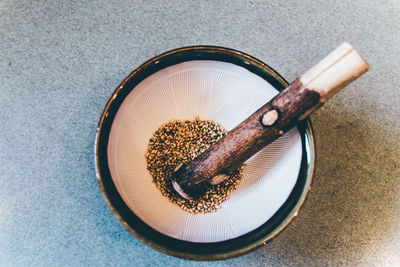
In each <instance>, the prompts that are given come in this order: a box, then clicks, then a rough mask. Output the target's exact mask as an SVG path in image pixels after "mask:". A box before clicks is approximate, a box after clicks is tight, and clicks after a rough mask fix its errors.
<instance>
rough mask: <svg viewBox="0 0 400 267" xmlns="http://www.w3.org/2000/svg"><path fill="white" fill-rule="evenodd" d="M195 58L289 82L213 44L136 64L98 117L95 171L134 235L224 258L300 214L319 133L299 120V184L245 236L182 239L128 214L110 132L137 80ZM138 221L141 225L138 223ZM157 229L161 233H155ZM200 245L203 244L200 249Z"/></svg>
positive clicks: (163, 247)
mask: <svg viewBox="0 0 400 267" xmlns="http://www.w3.org/2000/svg"><path fill="white" fill-rule="evenodd" d="M190 60H217V61H225V62H230V63H233V64H236V65H239V66H242V67H244V68H246V69H247V70H249V71H251V72H253V73H255V74H257V75H259V76H261V77H262V78H264V79H266V80H267V81H268V82H269V83H271V84H272V85H273V86H274V87H275V88H276V89H277V90H279V91H281V90H283V89H284V88H285V87H287V85H288V82H287V81H286V80H285V79H284V78H283V77H282V76H281V75H280V74H279V73H277V72H276V71H275V70H274V69H272V68H271V67H270V66H268V65H267V64H265V63H264V62H262V61H260V60H258V59H256V58H254V57H252V56H250V55H248V54H246V53H243V52H240V51H238V50H234V49H230V48H225V47H220V46H210V45H199V46H186V47H181V48H177V49H173V50H170V51H167V52H164V53H162V54H160V55H158V56H155V57H153V58H151V59H149V60H147V61H145V62H144V63H143V64H141V65H140V66H139V67H137V68H136V69H135V70H133V71H132V72H131V73H130V74H129V75H128V76H126V78H124V79H123V80H122V82H121V83H120V84H119V85H118V86H117V87H116V89H115V90H114V92H113V93H112V94H111V96H110V98H109V99H108V101H107V103H106V105H105V107H104V110H103V112H102V114H101V116H100V119H99V123H98V127H97V131H96V136H95V144H94V150H95V151H94V152H95V153H94V154H95V168H96V177H97V180H98V183H99V186H100V189H101V192H102V194H103V197H104V199H105V201H106V203H107V205H108V206H109V208H110V210H111V211H112V213H113V214H114V216H115V217H116V218H117V219H118V220H119V221H120V223H121V224H122V225H123V226H124V227H125V228H126V229H127V230H128V231H129V232H130V233H131V234H132V235H133V236H134V237H136V238H137V239H139V240H141V241H142V242H143V243H145V244H147V245H148V246H150V247H152V248H154V249H156V250H158V251H161V252H163V253H166V254H169V255H171V256H175V257H179V258H184V259H191V260H222V259H227V258H232V257H236V256H240V255H243V254H245V253H248V252H250V251H252V250H254V249H256V248H258V247H260V246H262V245H265V244H266V243H267V242H268V241H269V240H271V239H273V238H274V237H275V236H276V235H277V234H279V233H281V232H282V231H283V229H285V228H286V227H287V226H288V225H289V224H290V222H291V221H292V220H293V219H294V218H295V217H296V216H297V215H298V213H299V210H300V208H301V207H302V205H303V204H304V201H305V199H306V197H307V195H308V192H309V190H311V184H312V177H313V174H314V167H315V141H314V134H313V128H312V124H311V121H310V119H309V118H307V119H305V120H304V121H303V122H301V123H300V124H299V125H298V128H299V132H300V135H301V139H302V151H303V153H302V154H303V155H302V161H301V167H300V171H299V176H298V178H297V182H296V185H295V188H294V189H293V191H292V192H291V194H290V196H289V198H288V199H287V200H286V202H285V203H284V205H283V206H282V207H281V208H280V209H279V210H278V211H277V212H276V213H275V215H274V216H273V217H272V218H271V219H269V220H268V221H267V222H265V223H264V224H263V225H262V226H260V227H258V228H257V229H255V230H253V231H251V232H250V233H247V234H245V235H243V236H240V237H236V238H233V239H230V240H227V241H222V242H214V243H195V242H188V241H182V240H179V239H175V238H172V237H168V236H166V235H163V234H161V233H159V232H157V231H156V230H154V229H153V228H151V227H150V226H148V225H147V224H145V223H144V222H143V221H141V220H140V219H139V218H138V217H137V216H136V215H135V214H134V213H133V212H132V211H131V210H130V209H129V208H128V210H129V211H130V213H131V214H129V211H128V210H126V208H127V206H126V204H125V203H124V202H123V200H122V198H121V197H120V195H119V193H118V191H117V190H116V188H115V185H114V183H113V181H112V177H111V174H110V171H109V169H108V160H107V146H108V135H109V132H110V130H111V125H112V122H113V120H114V117H115V115H116V113H117V111H118V108H119V106H120V105H121V103H122V102H123V100H124V99H125V97H126V96H127V95H128V94H129V93H130V92H131V91H132V90H133V89H134V87H135V86H136V85H137V84H138V83H140V82H141V81H142V80H144V79H145V78H146V77H148V76H150V75H151V74H153V73H155V72H157V71H159V70H161V69H163V68H165V67H168V66H172V65H175V64H178V63H181V62H185V61H190ZM135 76H136V78H137V79H136V81H134V82H132V78H134V77H135ZM300 180H302V184H301V186H300V187H299V190H298V192H297V191H296V192H295V190H296V188H297V187H298V184H299V181H300ZM294 193H296V197H297V200H296V201H294V203H291V207H290V208H288V210H287V211H286V210H285V211H283V214H284V215H285V216H283V215H282V216H281V217H280V219H278V221H277V223H276V226H275V227H272V230H268V229H267V230H265V229H266V228H268V227H266V226H268V224H269V222H270V221H271V220H273V219H274V217H275V216H276V215H277V214H278V213H279V212H280V210H282V208H283V207H284V206H285V205H286V204H287V203H288V201H289V199H291V198H292V195H293V194H294ZM121 201H122V202H121ZM124 206H125V207H124ZM121 210H122V211H126V213H128V214H126V213H125V212H124V213H123V214H121ZM285 212H286V213H285ZM282 218H283V219H282ZM132 224H134V225H132ZM135 227H136V228H137V229H135ZM138 227H140V231H138V229H139V228H138ZM263 227H264V228H263ZM147 228H148V229H147ZM270 228H271V227H270ZM259 229H263V231H262V233H261V234H260V233H257V231H258V230H259ZM154 231H155V232H156V233H154ZM149 236H153V237H149ZM246 238H247V239H249V238H250V239H251V240H250V241H247V242H246ZM235 240H236V241H235ZM171 242H172V243H177V246H175V247H171V245H170V244H171ZM232 242H236V246H233V247H232V246H229V243H232ZM238 242H239V243H238ZM242 243H243V245H242ZM210 246H211V247H212V246H214V249H215V250H216V252H213V251H210V249H212V248H209V247H210ZM188 247H189V248H188ZM197 248H198V249H199V250H196V249H197ZM188 249H189V250H188Z"/></svg>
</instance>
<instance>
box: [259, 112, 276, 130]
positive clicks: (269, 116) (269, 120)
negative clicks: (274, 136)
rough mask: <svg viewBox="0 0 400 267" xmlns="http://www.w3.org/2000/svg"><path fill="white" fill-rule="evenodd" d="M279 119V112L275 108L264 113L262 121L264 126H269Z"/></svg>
mask: <svg viewBox="0 0 400 267" xmlns="http://www.w3.org/2000/svg"><path fill="white" fill-rule="evenodd" d="M277 119H278V112H277V111H276V109H273V110H270V111H268V112H266V113H264V114H263V116H262V119H261V123H262V124H263V125H264V126H266V127H268V126H271V125H273V124H274V123H275V122H276V120H277Z"/></svg>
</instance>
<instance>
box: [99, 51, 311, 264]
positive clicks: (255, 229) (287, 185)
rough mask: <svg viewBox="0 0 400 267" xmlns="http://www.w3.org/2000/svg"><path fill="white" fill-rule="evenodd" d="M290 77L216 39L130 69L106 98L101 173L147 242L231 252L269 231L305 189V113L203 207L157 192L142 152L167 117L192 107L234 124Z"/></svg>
mask: <svg viewBox="0 0 400 267" xmlns="http://www.w3.org/2000/svg"><path fill="white" fill-rule="evenodd" d="M286 86H287V82H286V81H285V80H284V79H283V78H282V77H281V76H280V75H279V74H278V73H277V72H276V71H274V70H273V69H272V68H270V67H269V66H268V65H266V64H264V63H263V62H261V61H259V60H258V59H256V58H254V57H251V56H249V55H247V54H245V53H242V52H239V51H236V50H233V49H228V48H222V47H214V46H194V47H184V48H178V49H175V50H172V51H169V52H166V53H163V54H161V55H159V56H156V57H154V58H152V59H150V60H148V61H146V62H145V63H144V64H142V65H141V66H139V67H138V68H137V69H135V70H134V71H133V72H132V73H130V74H129V75H128V76H127V77H126V78H125V79H124V80H123V81H122V82H121V83H120V84H119V86H118V87H117V88H116V89H115V91H114V92H113V94H112V95H111V97H110V98H109V100H108V102H107V104H106V107H105V109H104V112H103V114H102V115H101V118H100V121H99V125H98V130H97V135H96V141H95V154H96V158H95V165H96V174H97V178H98V181H99V184H100V187H101V190H102V192H103V195H104V197H105V199H106V201H107V204H108V205H109V207H110V209H111V210H112V212H113V213H114V215H115V216H116V217H117V218H118V220H119V221H120V222H121V223H122V224H123V225H124V226H125V227H126V229H127V230H128V231H129V232H130V233H132V235H134V236H135V237H136V238H138V239H139V240H141V241H143V242H144V243H146V244H147V245H149V246H151V247H152V248H154V249H157V250H159V251H162V252H164V253H167V254H170V255H173V256H176V257H182V258H187V259H195V260H216V259H225V258H230V257H234V256H238V255H241V254H244V253H247V252H249V251H251V250H253V249H255V248H257V247H259V246H261V245H263V244H265V243H266V242H267V241H268V240H271V239H272V238H273V237H274V236H276V235H277V234H278V233H279V232H281V231H282V230H283V229H284V228H285V227H286V226H287V225H288V224H289V223H290V222H291V220H292V219H293V218H294V217H295V216H296V215H297V213H298V211H299V209H300V207H301V205H302V203H303V202H304V200H305V198H306V195H307V192H308V190H309V189H310V184H311V179H312V174H313V169H314V154H315V149H314V141H313V133H312V128H311V122H310V121H309V120H305V121H303V122H302V123H301V124H299V125H298V127H296V128H294V129H292V130H291V131H289V132H288V133H286V134H285V135H284V136H282V137H281V138H279V139H278V140H276V141H275V142H273V143H271V144H270V145H268V146H267V147H265V148H264V149H263V150H261V151H260V152H258V153H257V154H256V155H254V156H253V157H252V158H250V159H249V160H248V161H247V162H246V166H245V169H244V172H243V177H242V179H241V182H240V184H239V187H238V189H237V190H236V191H235V192H233V193H232V194H231V196H230V198H229V199H228V200H226V201H225V202H223V203H222V207H221V208H220V209H218V210H217V211H216V212H211V213H206V214H196V215H193V214H191V213H188V212H186V211H184V210H182V209H181V208H179V207H178V206H176V205H175V204H173V203H171V202H170V201H169V200H168V199H167V198H166V197H164V196H162V195H161V193H160V191H159V190H158V189H157V188H156V186H155V184H154V183H153V182H152V177H151V175H150V173H149V172H148V170H147V168H146V160H145V152H146V149H147V144H148V141H149V139H150V137H151V136H152V135H153V133H154V131H156V130H157V129H158V128H159V127H160V126H161V125H162V124H163V123H166V122H168V121H170V120H173V119H174V120H186V119H189V120H193V119H194V118H195V116H196V115H198V116H199V117H200V119H207V120H213V121H215V122H217V123H219V124H221V125H222V126H223V127H224V128H225V129H227V130H231V129H232V128H234V127H235V126H236V125H237V124H239V123H240V122H241V121H242V120H244V119H246V118H247V117H248V116H249V115H251V114H252V113H253V112H254V111H256V110H257V109H258V108H259V107H261V106H262V105H263V104H265V103H267V102H268V101H269V100H270V99H271V98H272V97H273V96H275V95H276V94H277V93H278V92H279V91H280V90H282V89H284V88H285V87H286Z"/></svg>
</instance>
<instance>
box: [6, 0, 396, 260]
mask: <svg viewBox="0 0 400 267" xmlns="http://www.w3.org/2000/svg"><path fill="white" fill-rule="evenodd" d="M399 14H400V2H399V1H398V0H391V1H389V0H388V1H363V0H351V1H350V0H347V1H294V0H293V1H280V2H279V3H278V1H257V0H251V1H158V0H156V1H124V0H122V1H114V0H111V1H105V0H95V1H45V0H38V1H25V0H21V1H12V0H3V1H0V88H1V91H0V125H1V126H0V127H1V134H0V162H1V164H0V179H1V180H0V181H1V186H0V240H1V241H0V265H1V266H129V265H130V266H145V265H148V266H149V265H152V264H156V265H174V266H187V265H191V266H208V265H210V264H213V265H215V266H243V265H245V264H246V265H250V266H257V265H307V266H308V265H315V266H321V265H341V264H344V265H352V266H353V265H381V266H390V265H398V264H400V190H399V189H400V186H399V185H400V160H399V159H400V119H399V116H400V90H399V75H400V64H399V62H400V45H399V44H400V16H399ZM342 41H348V42H350V43H352V44H353V45H355V46H356V47H358V49H359V50H360V51H361V52H362V54H363V55H364V56H365V57H366V59H367V60H368V61H369V63H370V65H371V70H370V71H369V72H368V73H367V74H366V75H364V76H363V77H362V78H361V79H359V80H357V81H356V82H355V83H353V84H351V85H350V86H349V87H347V88H346V89H345V90H343V91H342V92H340V93H339V94H338V95H337V96H335V97H334V98H333V99H332V100H331V101H330V102H328V103H327V104H326V105H325V106H324V107H323V108H322V109H321V110H319V111H318V112H317V113H316V114H314V115H312V121H313V124H314V128H315V134H316V140H317V153H318V154H317V166H316V173H315V177H314V184H313V189H312V191H311V193H310V195H309V197H308V200H307V202H306V204H305V206H304V207H303V208H302V210H301V212H300V214H299V216H298V217H297V218H296V219H295V220H294V222H293V223H292V224H291V225H290V226H289V227H288V228H287V229H286V230H285V231H284V232H283V233H282V234H281V235H279V236H278V237H277V238H276V239H274V240H273V241H272V242H270V243H268V244H267V245H266V246H265V247H262V248H260V249H258V250H256V251H254V252H251V253H249V254H247V255H244V256H241V257H238V258H235V259H230V260H226V261H217V262H213V263H210V262H190V261H186V260H182V259H177V258H173V257H171V256H167V255H164V254H162V253H159V252H157V251H155V250H153V249H151V248H149V247H148V246H146V245H144V244H142V243H141V242H140V241H138V240H137V239H135V238H134V237H133V236H131V235H130V234H129V233H128V232H127V231H126V230H125V229H124V228H123V227H122V225H121V224H120V223H119V222H118V221H117V220H116V219H115V217H114V216H113V215H112V213H111V212H110V210H109V208H108V207H107V205H106V203H105V201H104V199H103V197H102V195H101V192H100V189H99V186H98V184H97V181H96V178H95V172H94V163H93V157H94V155H93V142H94V137H95V131H96V125H97V121H98V118H99V116H100V114H101V112H102V110H103V107H104V104H105V102H106V100H107V98H108V97H109V96H110V94H111V92H112V91H113V90H114V88H115V87H116V85H117V84H118V83H119V82H120V81H121V80H122V79H123V78H124V77H125V76H126V75H127V74H128V73H129V72H130V71H132V70H133V69H134V68H136V67H137V66H138V65H139V64H141V63H142V62H143V61H145V60H146V59H148V58H150V57H152V56H155V55H157V54H159V53H161V52H164V51H166V50H169V49H173V48H177V47H181V46H186V45H194V44H210V45H219V46H226V47H230V48H235V49H238V50H241V51H244V52H246V53H249V54H251V55H253V56H255V57H257V58H259V59H261V60H262V61H264V62H266V63H267V64H269V65H271V66H272V67H273V68H275V69H276V70H277V71H278V72H280V73H281V74H282V75H283V76H284V77H285V78H286V79H287V80H289V81H292V80H293V79H294V78H295V77H296V76H298V75H299V74H301V73H302V72H304V71H305V70H306V69H307V68H309V67H310V66H312V65H313V64H314V63H316V62H317V61H318V60H320V59H321V58H322V57H324V56H325V55H326V54H327V53H329V52H330V51H331V50H332V49H334V48H335V47H336V46H337V45H339V44H340V43H341V42H342Z"/></svg>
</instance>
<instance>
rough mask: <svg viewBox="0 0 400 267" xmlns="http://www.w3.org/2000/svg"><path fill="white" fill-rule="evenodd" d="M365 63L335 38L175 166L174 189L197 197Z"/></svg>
mask: <svg viewBox="0 0 400 267" xmlns="http://www.w3.org/2000/svg"><path fill="white" fill-rule="evenodd" d="M368 69H369V65H368V63H367V62H366V61H365V60H364V59H363V58H362V56H361V55H360V54H359V53H358V52H357V51H356V49H355V48H354V47H353V46H352V45H350V44H348V43H343V44H341V45H340V46H339V47H338V48H336V49H335V50H334V51H333V52H332V53H331V54H329V55H328V56H327V57H325V58H324V59H323V60H322V61H320V62H319V63H318V64H317V65H315V66H314V67H313V68H311V69H310V70H309V71H307V72H306V73H305V74H303V75H302V76H301V77H300V78H297V79H296V80H295V81H294V82H293V83H292V84H290V85H289V86H288V87H287V88H286V89H285V90H283V91H282V92H280V93H279V94H278V95H276V96H275V97H274V98H273V99H272V100H270V101H269V102H268V103H267V104H265V105H264V106H262V107H261V108H260V109H258V110H257V111H256V112H254V113H253V114H252V115H251V116H250V117H248V118H247V119H246V120H244V121H243V122H241V123H240V124H239V125H238V126H236V127H235V128H234V129H232V130H231V131H229V132H228V133H227V134H226V135H225V136H224V137H223V138H221V139H220V140H219V141H218V142H217V143H215V144H214V145H212V146H211V147H210V148H209V149H208V150H206V151H205V152H204V153H202V154H201V155H200V156H198V157H197V158H195V159H194V160H193V161H191V162H189V163H188V164H184V165H182V166H180V167H179V168H178V169H177V170H175V172H174V173H173V175H172V183H173V186H174V188H175V190H176V191H177V192H178V193H179V194H181V195H182V196H183V197H185V198H197V197H199V196H200V195H201V194H202V193H203V192H204V191H205V190H206V189H207V188H208V187H209V186H210V184H216V183H219V182H221V181H223V180H224V179H225V178H226V177H228V174H229V173H230V172H231V171H233V170H235V169H237V168H238V167H239V166H241V165H242V164H243V163H244V162H245V161H246V160H247V159H249V158H250V157H251V156H253V155H254V154H256V153H257V152H258V151H260V150H261V149H262V148H263V147H265V146H266V145H268V144H270V143H271V142H273V141H274V140H276V139H278V138H279V137H280V136H282V135H283V134H284V133H285V132H287V131H288V130H290V129H291V128H292V127H294V126H296V125H297V123H298V122H299V121H301V120H304V119H305V118H307V117H308V116H309V115H310V114H311V113H312V112H313V111H315V110H317V109H318V108H320V107H321V106H322V105H323V104H324V103H325V102H326V101H327V100H328V99H329V98H330V97H332V96H333V95H334V94H336V93H337V92H338V91H339V90H341V89H342V88H344V87H345V86H346V85H348V84H349V83H351V82H352V81H354V80H355V79H357V78H358V77H359V76H361V75H362V74H363V73H365V72H366V71H367V70H368Z"/></svg>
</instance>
